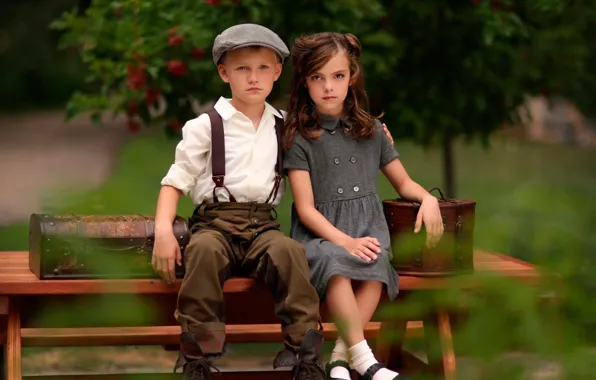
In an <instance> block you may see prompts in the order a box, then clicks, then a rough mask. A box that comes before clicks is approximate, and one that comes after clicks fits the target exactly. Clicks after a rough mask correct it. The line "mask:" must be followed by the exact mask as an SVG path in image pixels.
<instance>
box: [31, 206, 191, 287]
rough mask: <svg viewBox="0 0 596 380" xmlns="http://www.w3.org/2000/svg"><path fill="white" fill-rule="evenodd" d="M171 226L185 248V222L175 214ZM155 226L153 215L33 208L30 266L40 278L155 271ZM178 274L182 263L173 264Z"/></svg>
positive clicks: (144, 275)
mask: <svg viewBox="0 0 596 380" xmlns="http://www.w3.org/2000/svg"><path fill="white" fill-rule="evenodd" d="M173 227H174V233H175V235H176V238H177V240H178V243H179V245H180V249H181V252H182V253H184V248H185V247H186V245H187V244H188V242H189V240H190V235H189V233H188V225H187V222H186V220H185V219H183V218H182V217H179V216H177V217H176V219H175V221H174V224H173ZM154 231H155V219H154V217H152V216H144V215H75V214H65V215H47V214H32V215H31V217H30V220H29V268H30V269H31V271H32V272H33V273H35V275H36V276H37V277H38V278H39V279H83V278H87V279H90V278H147V277H157V275H156V274H155V272H154V271H153V268H152V266H151V256H152V252H153V242H154ZM176 276H177V277H183V276H184V268H183V267H180V266H178V265H176Z"/></svg>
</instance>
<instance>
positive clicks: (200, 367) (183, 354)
mask: <svg viewBox="0 0 596 380" xmlns="http://www.w3.org/2000/svg"><path fill="white" fill-rule="evenodd" d="M214 357H215V356H207V355H204V354H203V352H202V351H201V348H200V347H199V344H198V343H197V341H196V338H195V336H194V335H193V334H191V333H188V332H183V333H182V334H181V335H180V353H179V354H178V360H176V365H175V366H174V373H176V371H177V370H178V369H180V368H182V373H183V379H184V380H213V376H212V374H213V373H214V372H215V373H217V374H220V371H219V369H217V367H215V365H213V362H212V359H213V358H214ZM211 369H213V371H212V370H211Z"/></svg>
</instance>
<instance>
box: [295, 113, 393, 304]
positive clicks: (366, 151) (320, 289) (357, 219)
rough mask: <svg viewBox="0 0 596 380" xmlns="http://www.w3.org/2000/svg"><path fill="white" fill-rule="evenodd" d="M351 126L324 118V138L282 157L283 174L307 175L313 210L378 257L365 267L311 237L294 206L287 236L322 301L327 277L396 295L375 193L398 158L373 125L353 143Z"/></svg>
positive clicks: (298, 142)
mask: <svg viewBox="0 0 596 380" xmlns="http://www.w3.org/2000/svg"><path fill="white" fill-rule="evenodd" d="M349 125H350V124H349V122H343V121H339V120H337V119H333V118H330V117H323V125H322V127H323V129H324V132H323V134H322V135H321V136H320V137H319V138H317V139H315V140H312V141H308V140H307V139H305V138H304V137H302V136H301V135H298V136H296V138H295V139H294V142H293V144H292V146H291V147H290V149H289V150H288V152H287V153H286V156H285V158H284V169H285V170H289V169H303V170H307V171H309V173H310V180H311V182H312V189H313V195H314V201H315V207H316V209H317V210H318V211H319V212H320V213H321V214H323V216H325V217H326V218H327V220H329V221H330V222H331V223H332V224H333V225H334V226H335V227H336V228H338V229H339V230H341V231H343V232H344V233H345V234H347V235H349V236H351V237H353V238H360V237H365V236H372V237H376V238H377V239H378V240H379V243H380V244H381V248H382V252H381V253H380V254H379V255H378V258H377V260H375V261H371V262H366V261H364V260H362V259H361V258H359V257H356V256H353V255H351V254H349V253H348V251H347V250H346V249H345V248H343V247H341V246H338V245H336V244H334V243H331V242H330V241H328V240H325V239H322V238H320V237H318V236H316V235H314V234H313V233H311V232H310V231H309V230H308V229H307V228H306V227H305V226H304V225H303V224H302V223H301V222H300V220H299V219H298V215H297V213H296V209H295V207H294V205H292V226H291V230H290V236H291V237H292V238H293V239H296V240H297V241H299V242H301V243H302V244H303V245H304V247H305V248H306V255H307V259H308V264H309V267H310V280H311V283H312V284H313V286H314V287H315V289H316V290H317V293H318V294H319V297H320V298H321V300H323V299H324V298H325V293H326V291H327V283H328V281H329V279H330V278H331V276H334V275H342V276H345V277H348V278H351V279H353V280H376V281H381V282H383V283H384V285H385V287H386V290H387V293H388V296H389V297H390V298H391V299H394V298H395V297H396V296H397V293H398V277H397V273H396V272H395V270H394V269H393V267H392V266H391V259H392V253H391V245H390V238H389V229H388V227H387V223H386V221H385V216H384V214H383V205H382V202H381V199H380V197H379V195H378V193H377V179H378V175H379V169H380V168H381V167H383V166H385V165H387V164H388V163H389V162H391V161H392V160H394V159H396V158H397V157H398V156H399V155H398V153H397V152H396V150H395V148H394V147H393V145H392V144H391V141H390V140H389V139H388V138H387V136H385V133H384V131H383V128H382V126H381V123H380V122H378V121H377V126H376V129H375V133H374V135H373V136H372V137H371V138H370V139H359V140H356V139H354V138H352V137H351V136H350V134H349V133H347V132H346V128H349Z"/></svg>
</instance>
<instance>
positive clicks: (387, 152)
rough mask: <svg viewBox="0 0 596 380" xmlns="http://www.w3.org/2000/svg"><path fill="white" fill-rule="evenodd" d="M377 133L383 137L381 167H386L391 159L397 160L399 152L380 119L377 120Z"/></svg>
mask: <svg viewBox="0 0 596 380" xmlns="http://www.w3.org/2000/svg"><path fill="white" fill-rule="evenodd" d="M375 134H376V135H377V136H380V138H381V157H380V161H379V168H383V167H385V166H386V165H387V164H389V163H390V162H391V161H393V160H395V159H396V158H398V157H399V153H398V152H397V150H395V147H394V146H393V144H391V140H389V137H387V135H386V134H385V131H384V130H383V125H382V124H381V122H380V121H379V120H377V125H376V128H375Z"/></svg>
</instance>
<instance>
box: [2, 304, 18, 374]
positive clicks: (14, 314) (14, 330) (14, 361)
mask: <svg viewBox="0 0 596 380" xmlns="http://www.w3.org/2000/svg"><path fill="white" fill-rule="evenodd" d="M4 360H5V362H4V376H5V378H6V380H21V379H22V373H21V371H22V367H21V315H20V311H19V299H18V298H17V297H11V298H10V299H9V300H8V323H7V326H6V342H5V344H4Z"/></svg>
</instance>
